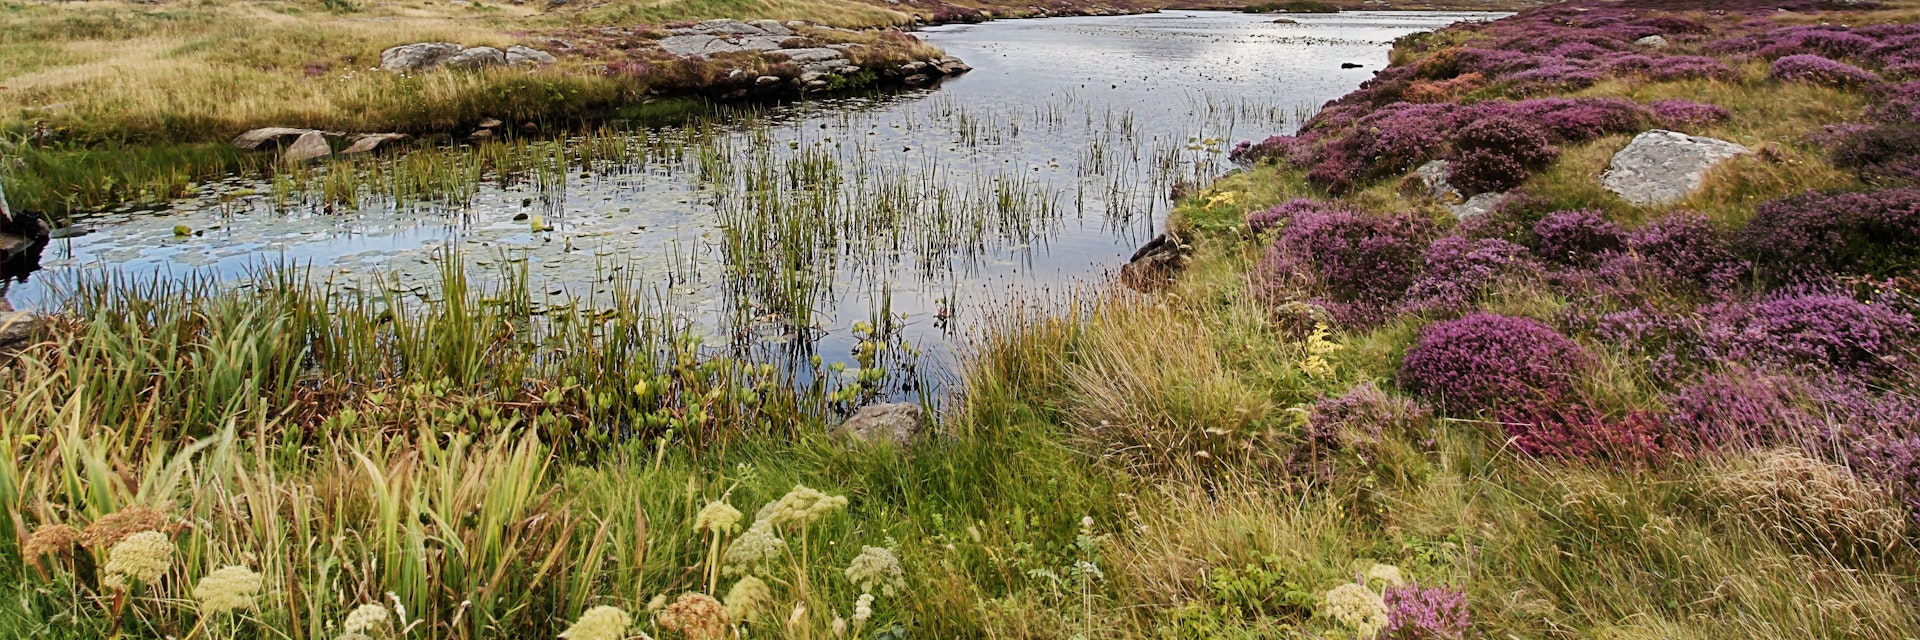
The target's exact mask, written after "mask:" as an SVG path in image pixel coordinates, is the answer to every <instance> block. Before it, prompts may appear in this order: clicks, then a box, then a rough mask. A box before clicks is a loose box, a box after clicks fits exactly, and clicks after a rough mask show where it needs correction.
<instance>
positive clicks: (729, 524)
mask: <svg viewBox="0 0 1920 640" xmlns="http://www.w3.org/2000/svg"><path fill="white" fill-rule="evenodd" d="M740 518H741V516H740V510H739V509H735V508H733V505H730V504H727V503H726V502H724V501H720V500H715V501H713V502H709V503H707V506H705V507H702V508H701V509H700V514H699V515H696V516H694V517H693V530H694V531H700V532H706V533H716V534H727V533H733V532H736V531H739V530H740Z"/></svg>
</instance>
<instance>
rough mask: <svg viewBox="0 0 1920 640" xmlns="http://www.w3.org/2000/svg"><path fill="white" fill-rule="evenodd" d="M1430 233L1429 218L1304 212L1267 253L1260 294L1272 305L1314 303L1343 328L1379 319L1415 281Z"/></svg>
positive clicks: (1340, 211)
mask: <svg viewBox="0 0 1920 640" xmlns="http://www.w3.org/2000/svg"><path fill="white" fill-rule="evenodd" d="M1303 209H1304V208H1303ZM1433 235H1434V225H1433V223H1432V222H1431V221H1429V220H1427V219H1425V218H1422V217H1419V216H1417V215H1414V214H1410V213H1402V214H1373V213H1361V212H1357V211H1351V210H1345V209H1327V210H1321V211H1312V210H1303V211H1301V212H1300V213H1297V214H1295V215H1294V217H1293V219H1292V221H1291V223H1290V224H1288V225H1287V226H1286V227H1285V228H1284V229H1283V230H1282V231H1281V233H1280V235H1279V236H1278V237H1276V238H1275V239H1274V241H1273V244H1272V245H1270V246H1269V247H1268V248H1267V253H1266V257H1265V258H1263V259H1262V260H1261V263H1260V265H1259V267H1258V272H1257V274H1256V278H1258V282H1259V283H1260V285H1261V287H1262V289H1261V291H1260V293H1261V294H1262V296H1263V297H1264V298H1266V299H1267V300H1269V301H1272V302H1275V303H1280V302H1287V301H1300V300H1302V299H1303V298H1310V299H1313V300H1315V301H1317V302H1318V303H1320V304H1322V306H1325V307H1326V308H1327V309H1328V311H1329V312H1331V313H1332V314H1333V316H1334V318H1335V319H1336V320H1337V321H1339V322H1341V323H1343V324H1352V325H1367V324H1372V323H1374V322H1378V321H1379V320H1380V318H1381V317H1382V315H1381V314H1382V310H1383V309H1385V308H1386V307H1388V306H1390V305H1392V304H1394V303H1395V302H1397V301H1399V299H1400V298H1401V296H1402V295H1404V294H1405V293H1406V291H1407V287H1408V286H1409V285H1411V284H1413V280H1414V278H1415V277H1416V276H1417V275H1418V274H1419V271H1420V267H1421V257H1422V255H1423V254H1424V252H1425V249H1426V245H1427V242H1428V240H1429V239H1430V238H1431V237H1433Z"/></svg>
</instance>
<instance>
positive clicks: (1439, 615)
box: [1380, 582, 1473, 640]
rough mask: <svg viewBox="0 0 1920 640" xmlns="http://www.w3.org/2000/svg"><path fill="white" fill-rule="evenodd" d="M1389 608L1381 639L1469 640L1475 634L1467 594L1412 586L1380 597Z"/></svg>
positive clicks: (1388, 590) (1392, 588)
mask: <svg viewBox="0 0 1920 640" xmlns="http://www.w3.org/2000/svg"><path fill="white" fill-rule="evenodd" d="M1380 595H1381V600H1383V601H1384V602H1386V605H1387V627H1386V628H1385V629H1384V630H1382V631H1381V633H1380V637H1382V638H1389V639H1391V640H1466V639H1467V638H1469V637H1471V634H1472V633H1473V618H1472V616H1471V615H1469V614H1468V611H1467V594H1466V593H1465V592H1463V591H1461V590H1459V589H1455V588H1452V587H1448V586H1445V585H1423V584H1421V583H1419V582H1409V583H1406V584H1401V585H1393V586H1389V587H1387V588H1386V590H1385V591H1384V592H1383V593H1381V594H1380Z"/></svg>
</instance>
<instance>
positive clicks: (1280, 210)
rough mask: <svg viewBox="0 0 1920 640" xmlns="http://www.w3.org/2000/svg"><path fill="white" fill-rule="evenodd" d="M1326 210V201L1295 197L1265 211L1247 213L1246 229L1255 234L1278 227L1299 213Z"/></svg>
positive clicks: (1323, 211)
mask: <svg viewBox="0 0 1920 640" xmlns="http://www.w3.org/2000/svg"><path fill="white" fill-rule="evenodd" d="M1328 210H1329V206H1328V205H1327V204H1326V203H1324V202H1321V201H1319V200H1309V199H1307V198H1295V199H1293V200H1288V201H1286V202H1283V203H1280V204H1277V205H1274V206H1273V207H1272V208H1269V209H1267V210H1265V211H1261V212H1259V213H1252V214H1248V215H1247V230H1249V231H1252V232H1253V233H1256V234H1258V233H1265V232H1267V231H1270V230H1273V229H1276V228H1279V227H1280V226H1281V225H1284V224H1286V223H1287V222H1288V221H1291V220H1293V219H1294V218H1295V217H1297V216H1299V215H1300V214H1303V213H1306V214H1318V213H1325V212H1326V211H1328Z"/></svg>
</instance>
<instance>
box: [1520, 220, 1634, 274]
mask: <svg viewBox="0 0 1920 640" xmlns="http://www.w3.org/2000/svg"><path fill="white" fill-rule="evenodd" d="M1533 235H1534V237H1535V238H1536V239H1537V244H1536V245H1535V246H1534V251H1535V252H1536V253H1538V254H1539V255H1540V257H1542V258H1546V259H1548V260H1553V261H1555V262H1560V263H1563V264H1572V265H1592V264H1597V263H1599V261H1600V256H1601V255H1602V254H1606V253H1610V252H1616V251H1619V250H1621V249H1622V248H1625V247H1626V244H1627V232H1626V230H1624V229H1621V228H1620V225H1618V224H1615V223H1614V222H1613V221H1612V220H1608V219H1607V218H1606V216H1605V214H1602V213H1600V212H1599V211H1594V210H1591V209H1582V210H1577V211H1555V212H1553V213H1549V214H1547V216H1546V217H1544V218H1541V219H1540V221H1539V222H1537V223H1534V225H1533Z"/></svg>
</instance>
